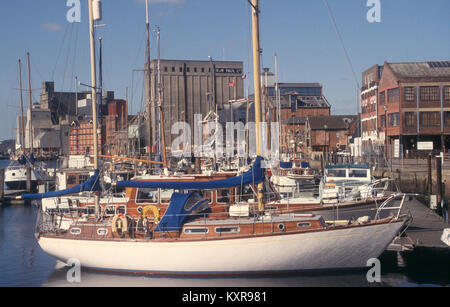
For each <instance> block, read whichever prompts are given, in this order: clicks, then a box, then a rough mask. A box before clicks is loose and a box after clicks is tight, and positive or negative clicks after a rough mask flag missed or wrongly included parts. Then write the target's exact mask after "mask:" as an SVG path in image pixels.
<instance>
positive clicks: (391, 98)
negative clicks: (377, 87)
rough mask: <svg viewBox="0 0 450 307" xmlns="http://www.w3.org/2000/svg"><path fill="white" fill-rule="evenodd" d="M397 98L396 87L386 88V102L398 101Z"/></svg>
mask: <svg viewBox="0 0 450 307" xmlns="http://www.w3.org/2000/svg"><path fill="white" fill-rule="evenodd" d="M399 100H400V99H399V91H398V88H393V89H390V90H388V102H398V101H399Z"/></svg>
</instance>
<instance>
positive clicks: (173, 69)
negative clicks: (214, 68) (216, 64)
mask: <svg viewBox="0 0 450 307" xmlns="http://www.w3.org/2000/svg"><path fill="white" fill-rule="evenodd" d="M175 70H176V69H175V66H172V68H171V71H172V72H175ZM168 71H169V67H167V66H164V72H168ZM178 71H179V72H183V66H180V67H178ZM193 71H194V73H196V72H198V69H197V67H193ZM200 71H201V72H202V73H204V72H205V68H204V67H202V68H200ZM186 72H191V68H190V67H186ZM208 72H211V68H208Z"/></svg>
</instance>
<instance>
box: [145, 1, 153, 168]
mask: <svg viewBox="0 0 450 307" xmlns="http://www.w3.org/2000/svg"><path fill="white" fill-rule="evenodd" d="M148 9H149V7H148V0H145V15H146V19H145V20H146V22H145V25H146V30H147V78H148V80H147V81H148V85H147V86H148V93H147V96H148V97H147V104H146V105H147V114H148V118H147V134H148V140H147V142H148V154H149V158H150V160H151V159H152V154H153V153H152V123H151V114H152V112H151V111H152V108H151V93H152V86H151V85H152V81H151V75H150V73H151V68H150V22H149V12H148Z"/></svg>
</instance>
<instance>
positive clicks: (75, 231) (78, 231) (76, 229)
mask: <svg viewBox="0 0 450 307" xmlns="http://www.w3.org/2000/svg"><path fill="white" fill-rule="evenodd" d="M70 233H71V234H73V235H79V234H80V233H81V229H80V228H72V229H71V230H70Z"/></svg>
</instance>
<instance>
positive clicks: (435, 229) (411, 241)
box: [389, 199, 450, 251]
mask: <svg viewBox="0 0 450 307" xmlns="http://www.w3.org/2000/svg"><path fill="white" fill-rule="evenodd" d="M406 205H407V206H408V209H409V210H410V212H411V215H412V217H413V220H412V223H411V224H410V225H409V227H408V229H407V230H406V236H404V237H401V238H398V239H396V240H394V242H393V244H391V246H390V247H389V250H400V251H401V250H411V249H414V248H415V247H423V248H442V249H450V246H448V245H446V244H445V243H444V242H443V241H442V240H441V236H442V232H443V231H444V229H446V228H450V224H447V223H446V222H445V221H444V220H443V218H442V217H441V216H439V215H438V214H436V213H435V212H434V211H433V210H431V209H429V208H428V207H426V206H425V205H424V204H423V203H421V202H420V201H418V200H416V199H414V200H412V201H409V202H407V203H406Z"/></svg>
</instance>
